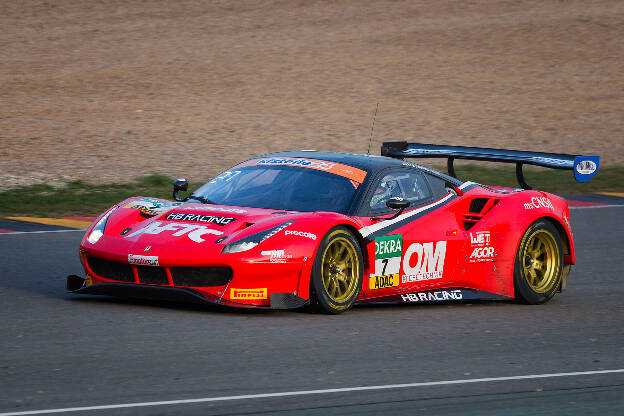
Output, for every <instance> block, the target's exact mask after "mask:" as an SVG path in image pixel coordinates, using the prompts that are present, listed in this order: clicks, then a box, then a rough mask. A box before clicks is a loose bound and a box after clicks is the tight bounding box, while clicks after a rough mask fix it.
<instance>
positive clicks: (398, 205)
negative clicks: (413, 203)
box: [386, 198, 410, 211]
mask: <svg viewBox="0 0 624 416" xmlns="http://www.w3.org/2000/svg"><path fill="white" fill-rule="evenodd" d="M386 206H387V207H388V208H390V209H400V210H401V211H402V210H404V209H405V208H407V207H409V206H410V202H409V201H406V200H405V199H403V198H390V199H389V200H387V201H386Z"/></svg>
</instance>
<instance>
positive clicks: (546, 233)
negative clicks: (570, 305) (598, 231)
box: [514, 220, 564, 305]
mask: <svg viewBox="0 0 624 416" xmlns="http://www.w3.org/2000/svg"><path fill="white" fill-rule="evenodd" d="M563 269H564V267H563V244H562V243H561V236H560V235H559V232H558V231H557V229H556V228H555V226H554V225H553V224H552V223H550V222H549V221H546V220H538V221H536V222H534V223H533V224H531V225H530V226H529V228H528V229H527V230H526V232H525V233H524V235H523V236H522V240H520V245H519V246H518V252H517V254H516V261H515V264H514V290H515V294H516V299H518V300H519V301H521V302H523V303H528V304H532V305H537V304H541V303H544V302H547V301H548V300H550V299H551V298H552V297H553V296H554V295H555V293H556V292H557V290H558V289H559V286H560V285H561V277H562V273H563Z"/></svg>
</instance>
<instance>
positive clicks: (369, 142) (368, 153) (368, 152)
mask: <svg viewBox="0 0 624 416" xmlns="http://www.w3.org/2000/svg"><path fill="white" fill-rule="evenodd" d="M378 108H379V103H377V107H375V114H373V125H372V126H371V135H370V140H369V141H368V150H367V151H366V154H367V155H370V146H371V142H372V141H373V130H374V129H375V117H377V109H378Z"/></svg>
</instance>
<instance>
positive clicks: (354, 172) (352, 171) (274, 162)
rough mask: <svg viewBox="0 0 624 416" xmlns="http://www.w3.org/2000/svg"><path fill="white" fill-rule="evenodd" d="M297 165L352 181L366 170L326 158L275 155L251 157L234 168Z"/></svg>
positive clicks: (364, 174) (361, 176)
mask: <svg viewBox="0 0 624 416" xmlns="http://www.w3.org/2000/svg"><path fill="white" fill-rule="evenodd" d="M263 165H264V166H298V167H302V168H308V169H315V170H322V171H324V172H329V173H333V174H334V175H339V176H342V177H345V178H347V179H350V180H352V181H355V182H358V183H362V182H364V178H365V177H366V171H363V170H361V169H358V168H354V167H353V166H348V165H342V164H340V163H336V162H329V161H327V160H317V159H307V158H306V159H304V158H296V157H276V158H270V157H269V158H260V159H252V160H248V161H247V162H244V163H241V164H240V165H237V166H236V168H241V167H244V166H263Z"/></svg>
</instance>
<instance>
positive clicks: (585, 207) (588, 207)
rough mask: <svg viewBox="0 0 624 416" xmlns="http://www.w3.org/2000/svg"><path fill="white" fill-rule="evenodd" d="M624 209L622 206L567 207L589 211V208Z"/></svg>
mask: <svg viewBox="0 0 624 416" xmlns="http://www.w3.org/2000/svg"><path fill="white" fill-rule="evenodd" d="M617 207H624V205H591V206H588V207H569V208H570V209H591V208H617Z"/></svg>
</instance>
